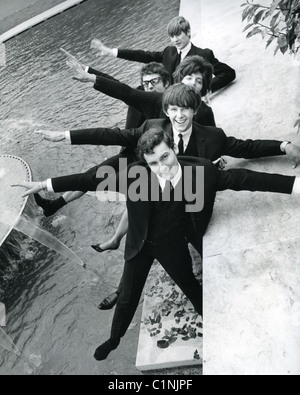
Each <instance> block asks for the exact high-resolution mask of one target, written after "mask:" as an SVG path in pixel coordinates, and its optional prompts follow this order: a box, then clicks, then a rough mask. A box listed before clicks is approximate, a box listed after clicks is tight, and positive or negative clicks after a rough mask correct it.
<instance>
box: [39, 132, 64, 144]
mask: <svg viewBox="0 0 300 395" xmlns="http://www.w3.org/2000/svg"><path fill="white" fill-rule="evenodd" d="M35 133H36V134H39V135H41V136H43V137H44V139H45V140H48V141H52V142H54V143H58V142H60V141H64V140H65V139H66V132H52V131H51V130H35Z"/></svg>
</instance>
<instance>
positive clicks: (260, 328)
mask: <svg viewBox="0 0 300 395" xmlns="http://www.w3.org/2000/svg"><path fill="white" fill-rule="evenodd" d="M196 3H198V2H196V1H193V0H183V1H182V12H181V13H182V14H183V15H184V16H186V17H187V18H188V19H189V20H190V22H191V25H192V32H193V42H194V43H195V44H196V45H199V46H201V47H202V48H204V47H208V48H211V49H213V50H214V53H215V56H216V57H217V58H218V59H219V60H221V61H223V62H225V63H228V64H229V65H230V66H232V67H233V68H234V69H235V70H236V72H237V80H236V81H235V83H234V84H232V85H231V86H230V87H229V88H227V89H226V90H224V91H223V92H220V93H219V94H217V95H215V96H214V97H212V101H211V106H212V108H213V110H214V113H215V117H216V121H217V124H218V126H220V127H222V128H223V129H224V130H225V132H226V134H227V135H234V136H235V137H238V138H243V139H245V138H251V139H265V138H266V139H268V138H269V139H277V140H285V139H287V140H292V141H293V142H294V143H296V144H298V145H299V144H300V138H299V136H298V135H297V134H296V129H294V128H293V125H294V123H295V121H296V119H297V115H298V113H299V107H300V105H299V63H297V62H296V61H295V60H294V59H293V58H292V57H291V56H290V55H288V54H285V55H284V56H283V55H281V54H280V53H279V54H277V55H276V56H275V57H274V56H273V52H274V49H275V48H274V47H272V46H271V48H269V49H268V50H265V44H266V43H265V41H263V40H262V39H261V37H259V36H255V37H253V38H251V39H246V38H245V37H246V33H243V32H242V30H243V27H244V26H245V25H243V24H242V22H241V15H242V9H241V7H240V5H241V4H242V3H243V1H240V0H222V1H221V0H211V1H209V2H208V1H202V2H200V3H201V5H199V7H198V8H195V5H196ZM227 159H228V167H246V168H249V169H253V170H257V171H266V172H273V173H274V172H275V173H283V174H288V175H298V176H299V175H300V169H295V170H294V169H292V166H291V164H290V163H289V161H288V160H287V158H285V157H282V158H280V159H279V158H269V159H261V160H255V161H245V160H233V159H232V158H227ZM299 208H300V202H299V195H298V196H292V197H291V196H283V195H278V194H264V193H250V192H249V193H248V192H230V191H226V192H222V193H219V194H218V196H217V201H216V205H215V210H214V215H213V218H212V221H211V224H210V227H209V229H208V233H207V235H206V237H205V243H204V255H205V257H204V269H203V271H204V273H203V276H204V277H203V283H204V317H205V319H204V331H203V336H204V337H203V338H204V366H203V371H204V374H205V375H212V374H216V375H236V374H239V375H244V374H254V375H259V374H271V375H288V374H299V373H300V352H299V350H300V331H299V325H300V320H299V317H300V269H299V266H300V259H299V255H300V254H299V252H300V248H299V241H300V239H299V223H300V210H299Z"/></svg>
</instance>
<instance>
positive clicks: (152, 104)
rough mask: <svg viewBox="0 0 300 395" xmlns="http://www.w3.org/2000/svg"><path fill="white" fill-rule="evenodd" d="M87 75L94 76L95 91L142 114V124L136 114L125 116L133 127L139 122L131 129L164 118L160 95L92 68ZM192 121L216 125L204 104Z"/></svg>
mask: <svg viewBox="0 0 300 395" xmlns="http://www.w3.org/2000/svg"><path fill="white" fill-rule="evenodd" d="M89 73H90V74H95V75H96V78H97V79H96V83H95V85H94V88H95V89H96V90H98V91H99V92H102V93H104V94H106V95H108V96H111V97H114V98H116V99H119V100H122V101H123V102H124V103H126V104H127V105H128V106H132V107H134V108H135V109H136V110H138V111H139V112H141V113H142V114H143V116H144V119H143V121H142V122H141V120H140V116H139V115H137V114H135V115H134V114H132V113H129V114H128V115H127V117H134V119H135V121H134V122H135V125H136V123H137V122H141V123H139V124H138V125H136V126H133V127H139V126H140V125H142V123H143V122H144V121H145V120H146V119H156V118H164V117H166V116H165V114H164V112H163V109H162V97H163V94H162V93H160V92H145V91H144V90H143V89H135V88H131V87H130V86H129V85H127V84H124V83H123V82H120V81H118V80H116V79H115V78H113V77H111V76H110V75H108V74H105V73H102V72H100V71H97V70H95V69H92V68H89ZM131 111H132V110H131ZM135 117H137V118H135ZM194 121H195V122H197V123H199V124H200V125H204V126H215V125H216V124H215V118H214V114H213V111H212V109H211V107H209V106H207V105H206V104H205V103H204V102H202V103H201V105H200V108H199V110H198V111H197V113H196V114H195V117H194ZM132 122H133V121H132V119H127V121H126V125H128V124H130V125H132ZM130 127H132V126H130ZM126 128H127V126H126Z"/></svg>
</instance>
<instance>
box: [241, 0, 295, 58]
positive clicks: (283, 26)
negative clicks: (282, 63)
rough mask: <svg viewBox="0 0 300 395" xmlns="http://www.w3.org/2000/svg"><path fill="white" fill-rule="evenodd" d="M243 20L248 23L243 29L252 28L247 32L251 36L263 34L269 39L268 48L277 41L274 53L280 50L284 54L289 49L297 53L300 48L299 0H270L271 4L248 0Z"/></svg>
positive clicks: (243, 5)
mask: <svg viewBox="0 0 300 395" xmlns="http://www.w3.org/2000/svg"><path fill="white" fill-rule="evenodd" d="M241 7H244V10H243V15H242V20H243V21H245V20H247V21H248V22H250V23H248V25H247V26H246V27H245V28H244V30H243V31H246V30H248V29H250V28H251V30H250V31H249V32H248V34H247V38H250V37H252V36H254V35H256V34H261V35H262V38H263V39H267V44H266V48H267V47H268V46H269V45H270V44H271V43H272V42H276V44H277V45H276V48H275V52H274V54H276V53H277V52H278V50H280V51H281V52H282V54H284V53H286V52H287V51H288V50H289V53H290V54H294V55H296V54H297V53H298V52H299V49H300V3H299V0H270V5H269V6H266V5H262V4H257V3H253V0H252V2H250V1H249V0H247V2H246V3H243V4H242V5H241Z"/></svg>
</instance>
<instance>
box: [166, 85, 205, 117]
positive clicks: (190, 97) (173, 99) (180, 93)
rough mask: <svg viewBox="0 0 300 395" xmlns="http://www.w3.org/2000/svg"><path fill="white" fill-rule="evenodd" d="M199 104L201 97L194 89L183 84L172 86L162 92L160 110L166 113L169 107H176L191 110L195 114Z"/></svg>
mask: <svg viewBox="0 0 300 395" xmlns="http://www.w3.org/2000/svg"><path fill="white" fill-rule="evenodd" d="M200 104H201V96H200V95H199V93H197V92H196V90H195V88H193V87H192V86H189V85H184V84H181V83H180V84H174V85H171V86H169V88H168V89H167V90H166V91H165V92H164V94H163V99H162V108H163V110H164V112H167V110H168V108H169V106H170V105H171V106H172V105H173V106H178V107H183V108H192V109H193V110H194V111H195V112H196V111H197V110H198V108H199V106H200Z"/></svg>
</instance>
